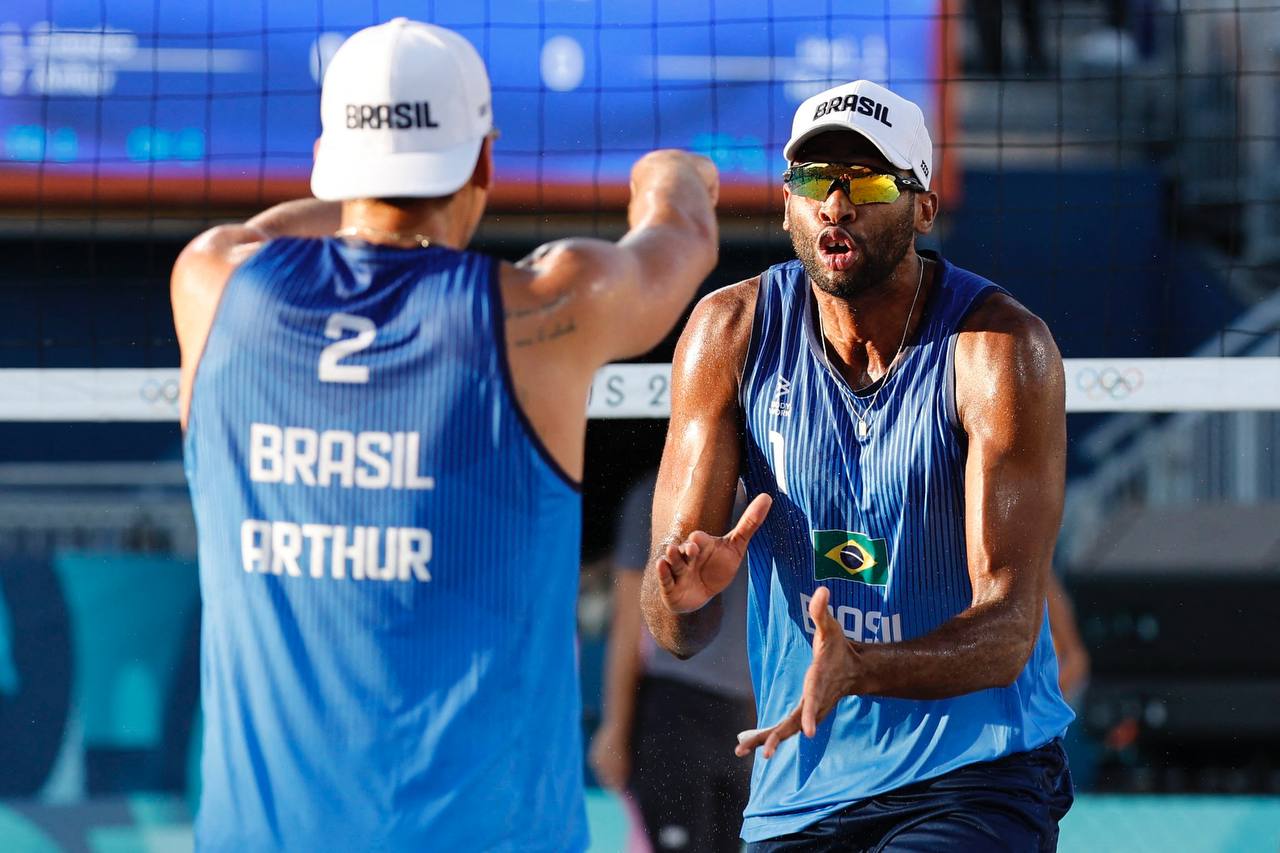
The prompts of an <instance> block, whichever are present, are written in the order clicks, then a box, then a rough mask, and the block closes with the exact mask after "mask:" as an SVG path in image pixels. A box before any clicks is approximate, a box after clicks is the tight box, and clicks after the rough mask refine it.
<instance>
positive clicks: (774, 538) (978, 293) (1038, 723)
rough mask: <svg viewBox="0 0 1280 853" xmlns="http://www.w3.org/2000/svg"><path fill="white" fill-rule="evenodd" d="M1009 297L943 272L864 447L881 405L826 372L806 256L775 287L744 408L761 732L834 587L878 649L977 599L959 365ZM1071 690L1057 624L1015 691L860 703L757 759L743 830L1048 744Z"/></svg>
mask: <svg viewBox="0 0 1280 853" xmlns="http://www.w3.org/2000/svg"><path fill="white" fill-rule="evenodd" d="M996 290H997V288H996V287H995V285H993V284H991V283H990V282H988V281H986V280H985V279H982V278H979V277H978V276H975V275H973V274H971V273H968V272H965V271H964V270H960V269H957V268H956V267H953V266H951V265H950V264H947V263H945V262H942V261H939V263H938V266H937V269H936V275H935V284H934V286H933V288H932V290H931V292H930V294H929V297H928V300H927V303H926V305H925V311H924V315H923V320H922V321H921V325H920V330H919V332H918V333H917V335H916V337H915V339H914V340H913V341H912V342H911V343H910V344H909V345H908V347H907V348H906V349H905V350H904V353H903V355H902V357H901V359H900V361H899V363H898V366H897V367H896V368H895V369H894V370H893V371H892V373H891V374H890V375H889V378H888V380H887V383H886V384H885V386H884V388H883V390H882V391H881V392H880V395H879V397H878V398H876V400H875V405H874V408H873V409H872V411H871V413H870V415H869V417H868V422H869V423H870V426H871V429H870V432H869V434H868V435H867V437H866V438H864V439H860V438H859V437H858V434H857V430H856V427H857V419H858V418H857V413H858V412H862V411H865V410H866V408H867V406H868V405H870V403H871V394H870V392H869V391H868V392H867V393H864V394H863V395H861V396H856V397H855V395H854V393H853V392H852V391H851V390H850V389H849V386H848V385H847V384H846V383H845V382H844V381H843V380H842V379H840V378H838V377H837V376H836V375H835V374H834V373H832V372H831V371H830V370H829V369H828V368H827V365H826V362H825V359H824V358H823V351H822V341H821V337H820V336H819V333H818V331H817V330H816V329H815V323H814V320H813V297H812V295H811V294H810V290H809V283H808V278H807V276H806V275H805V272H804V268H803V267H802V266H801V265H800V262H799V261H791V262H790V263H785V264H781V265H779V266H775V267H772V268H770V269H769V270H768V271H767V272H766V273H765V274H764V275H763V276H762V277H761V280H760V288H759V295H758V297H757V301H756V311H755V322H754V327H753V330H752V338H751V344H750V348H749V350H748V354H747V361H746V368H745V372H744V375H743V382H742V400H741V402H742V407H743V411H744V413H745V420H746V441H745V443H746V453H745V471H744V477H743V479H744V481H745V483H746V487H747V493H748V494H751V495H755V494H758V493H760V492H767V493H769V494H770V495H772V496H773V500H774V505H773V509H772V511H771V512H770V513H769V517H768V520H767V521H766V522H765V525H764V527H763V528H761V530H760V531H759V532H758V533H757V534H756V536H755V537H754V538H753V539H752V541H751V544H750V547H749V551H748V565H749V570H750V580H751V585H750V597H749V602H748V629H747V636H748V646H749V653H750V658H751V670H752V679H753V682H754V686H755V691H756V697H757V699H756V702H757V710H758V713H759V720H760V725H762V726H766V725H773V724H774V723H777V722H778V721H780V720H781V719H782V718H783V717H784V716H785V715H786V714H787V713H788V712H789V711H790V710H791V709H792V708H793V707H795V705H796V704H797V703H798V702H799V700H800V696H801V692H802V688H803V682H804V675H805V671H806V670H807V668H808V666H809V664H810V662H811V661H812V651H811V645H812V639H813V631H814V626H813V623H812V621H811V620H810V619H809V616H808V606H809V599H810V596H812V594H813V591H814V590H815V589H816V588H817V586H818V585H819V584H822V585H824V586H826V587H827V588H828V589H830V590H831V605H832V608H833V612H834V615H835V617H836V619H837V621H839V622H840V624H841V626H842V627H843V629H844V632H845V634H846V636H848V637H850V638H852V639H854V640H858V641H862V642H900V641H902V640H906V639H911V638H913V637H918V636H920V635H922V634H926V633H928V632H929V631H931V630H933V629H934V628H937V627H938V626H939V625H941V624H942V623H943V622H945V621H947V620H948V619H950V618H951V617H953V616H955V615H956V614H958V613H960V612H961V611H962V610H964V609H965V608H967V607H968V606H969V604H970V601H971V595H972V590H971V587H970V583H969V574H968V569H967V562H966V558H965V530H964V461H965V436H964V433H963V432H962V431H961V429H960V428H959V425H958V422H957V418H956V415H955V403H954V396H953V377H954V366H953V363H952V358H953V353H954V348H955V341H956V336H957V332H958V330H959V328H960V325H961V323H962V321H963V319H964V317H965V315H966V314H967V313H968V312H969V310H970V309H971V308H972V307H973V306H974V305H976V304H977V303H978V302H980V301H981V300H982V299H983V298H984V297H985V296H987V295H989V294H990V293H992V292H994V291H996ZM1046 619H1047V610H1046ZM1057 681H1058V678H1057V662H1056V659H1055V658H1054V654H1053V647H1052V644H1051V641H1050V638H1049V631H1048V627H1047V623H1046V625H1045V629H1044V630H1042V631H1041V632H1040V639H1039V641H1038V642H1037V644H1036V646H1035V651H1034V652H1033V653H1032V655H1031V659H1030V660H1029V661H1028V662H1027V665H1026V667H1025V668H1024V669H1023V671H1022V673H1021V675H1019V677H1018V679H1017V681H1016V682H1015V683H1014V684H1013V685H1012V686H1010V687H1007V688H1001V689H991V690H982V691H979V692H977V693H971V694H967V695H964V696H959V697H956V698H952V699H944V700H937V701H911V700H905V699H883V698H876V697H860V696H857V697H849V698H846V699H843V700H841V701H840V703H839V704H838V705H837V706H836V708H835V710H834V711H833V712H832V713H831V714H830V715H828V716H827V718H826V720H824V721H823V723H822V725H821V726H819V729H818V734H817V737H815V738H813V739H809V738H807V737H803V736H797V737H794V738H791V739H789V740H786V741H784V742H783V743H782V745H781V747H780V748H779V749H778V752H777V754H776V755H775V757H774V758H773V759H771V760H768V761H765V760H762V759H758V760H757V761H756V763H755V771H754V776H753V779H752V785H751V801H750V803H749V805H748V806H747V810H746V822H745V824H744V827H743V836H744V837H745V838H746V839H747V840H748V841H755V840H761V839H764V838H770V837H773V836H777V835H781V834H785V833H789V832H794V831H797V830H799V829H801V828H803V827H804V826H807V825H808V824H810V823H813V822H815V821H817V820H818V819H820V818H822V817H824V816H826V815H828V814H830V813H832V812H834V811H836V810H838V809H839V808H840V807H841V806H843V805H847V804H849V803H851V802H853V801H855V800H858V799H862V798H864V797H869V796H872V795H875V794H878V793H882V792H885V791H889V790H892V789H894V788H898V787H901V786H903V785H908V784H910V783H912V782H916V781H919V780H922V779H928V778H931V777H934V776H938V775H940V774H942V773H945V772H947V771H948V770H951V769H954V768H956V767H959V766H961V765H964V764H969V763H973V762H978V761H987V760H991V759H995V758H998V757H1000V756H1003V755H1007V754H1009V753H1012V752H1019V751H1024V750H1028V749H1032V748H1034V747H1037V746H1040V745H1042V744H1044V743H1046V742H1048V741H1049V740H1051V739H1053V738H1055V737H1057V736H1059V735H1061V734H1062V733H1063V731H1064V730H1065V728H1066V726H1067V724H1068V723H1069V722H1070V721H1071V719H1072V714H1071V711H1070V709H1069V708H1068V707H1067V705H1066V704H1065V703H1064V702H1063V700H1062V697H1061V695H1060V694H1059V692H1058V686H1057Z"/></svg>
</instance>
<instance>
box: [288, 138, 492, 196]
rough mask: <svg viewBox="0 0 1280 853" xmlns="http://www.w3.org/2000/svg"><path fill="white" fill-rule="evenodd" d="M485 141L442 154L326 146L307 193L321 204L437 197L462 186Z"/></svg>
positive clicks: (321, 148) (322, 143) (320, 151)
mask: <svg viewBox="0 0 1280 853" xmlns="http://www.w3.org/2000/svg"><path fill="white" fill-rule="evenodd" d="M483 144H484V137H480V138H479V139H476V140H469V141H467V142H464V143H461V144H460V145H455V146H454V147H452V148H447V149H445V150H443V151H403V152H395V153H387V154H372V153H370V152H368V151H353V150H352V149H350V148H341V147H337V146H334V145H328V146H326V145H325V141H324V138H323V137H321V139H320V145H319V148H318V149H317V151H316V162H315V166H314V168H312V170H311V192H312V193H313V194H314V195H315V197H316V198H318V199H320V200H322V201H348V200H350V199H356V198H406V197H407V198H438V197H440V196H447V195H452V194H453V193H455V192H457V191H458V190H460V189H462V187H463V186H464V185H466V183H467V181H469V180H470V179H471V175H472V173H473V172H474V171H475V168H476V161H477V160H478V159H479V157H480V146H481V145H483Z"/></svg>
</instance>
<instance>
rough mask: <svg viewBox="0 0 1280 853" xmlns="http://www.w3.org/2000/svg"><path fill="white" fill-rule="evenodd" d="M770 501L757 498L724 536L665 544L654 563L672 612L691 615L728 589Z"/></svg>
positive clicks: (706, 535)
mask: <svg viewBox="0 0 1280 853" xmlns="http://www.w3.org/2000/svg"><path fill="white" fill-rule="evenodd" d="M772 505H773V498H771V497H769V496H768V495H764V494H761V495H756V499H755V500H753V501H752V502H751V503H750V504H749V505H748V506H747V508H746V511H744V512H743V513H742V517H741V518H739V519H738V523H737V524H736V525H734V527H733V529H732V530H730V531H729V532H728V533H726V534H725V535H724V536H712V535H710V534H709V533H704V532H703V531H701V530H695V531H694V532H693V533H691V534H689V538H688V539H686V540H685V541H684V542H682V543H681V544H679V545H668V546H667V547H666V550H665V551H664V552H663V553H662V554H661V555H659V557H658V562H657V566H656V569H657V576H658V592H659V594H660V595H661V596H662V601H663V603H664V604H665V605H666V606H667V608H668V609H669V610H671V611H672V612H673V613H692V612H693V611H695V610H697V609H698V608H700V607H702V606H703V605H704V604H706V603H707V602H708V601H710V600H711V599H712V598H714V597H715V596H717V595H719V594H720V593H721V592H723V591H724V589H725V588H726V587H727V586H729V583H730V582H731V581H732V580H733V577H734V575H736V574H737V573H738V566H740V565H741V564H742V559H743V557H745V556H746V554H747V543H748V542H750V541H751V537H752V536H754V535H755V532H756V531H757V530H759V529H760V525H761V524H763V523H764V519H765V516H767V515H768V514H769V507H770V506H772Z"/></svg>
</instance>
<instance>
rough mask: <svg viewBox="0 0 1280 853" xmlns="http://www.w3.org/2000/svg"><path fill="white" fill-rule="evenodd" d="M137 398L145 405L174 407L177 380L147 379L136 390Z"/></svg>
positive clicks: (176, 394)
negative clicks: (154, 404) (157, 404)
mask: <svg viewBox="0 0 1280 853" xmlns="http://www.w3.org/2000/svg"><path fill="white" fill-rule="evenodd" d="M138 396H140V397H141V398H142V400H143V402H146V403H167V404H169V405H175V404H176V403H177V402H178V380H176V379H165V380H159V379H148V380H147V381H146V382H144V383H142V387H141V388H139V389H138Z"/></svg>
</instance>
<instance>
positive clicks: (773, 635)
mask: <svg viewBox="0 0 1280 853" xmlns="http://www.w3.org/2000/svg"><path fill="white" fill-rule="evenodd" d="M784 153H785V156H786V158H787V160H788V168H787V170H786V172H785V173H784V175H783V194H784V197H785V214H784V219H783V227H784V228H785V229H787V230H788V231H789V232H790V234H791V239H792V243H793V245H794V247H795V251H796V255H797V256H798V259H797V260H793V261H790V262H787V263H783V264H779V265H777V266H774V267H771V268H770V269H769V270H767V271H765V272H764V273H762V274H761V275H759V276H757V277H755V278H752V279H749V280H747V281H744V282H741V283H739V284H736V285H732V286H730V287H727V288H724V289H723V290H720V291H717V292H716V293H713V294H711V295H710V296H708V297H706V298H705V299H704V300H703V301H702V302H701V303H700V304H699V305H698V307H697V308H696V309H695V310H694V313H693V316H692V317H691V318H690V320H689V325H688V327H687V328H686V330H685V332H684V335H683V337H682V339H681V341H680V345H679V347H678V349H677V351H676V356H675V363H674V364H673V367H672V415H671V425H670V432H669V434H668V437H667V445H666V451H665V454H664V456H663V460H662V467H661V472H660V475H659V478H658V486H657V494H656V497H655V503H654V522H653V529H654V535H655V542H654V555H653V560H652V563H651V565H650V567H649V569H648V571H647V572H646V575H645V581H644V590H643V593H644V594H643V602H644V608H645V615H646V617H647V620H648V623H649V626H650V628H651V630H652V631H653V634H654V636H655V638H656V639H657V640H658V642H659V643H661V644H662V645H664V646H665V647H666V648H668V649H669V650H671V651H673V652H674V653H676V654H677V655H686V656H687V655H689V654H692V653H694V652H696V651H697V650H698V649H699V648H701V647H702V646H703V645H704V644H705V643H706V642H707V641H708V639H709V638H710V637H711V636H713V635H714V633H715V631H716V630H717V626H718V622H719V618H720V615H719V614H720V610H719V608H720V603H719V597H718V595H719V593H720V592H721V591H722V590H723V589H725V588H726V587H727V586H728V584H729V582H730V581H731V579H732V578H733V576H734V573H735V572H736V571H737V567H738V565H739V562H740V561H741V560H742V558H743V556H744V554H745V555H746V557H747V569H746V571H748V572H749V577H748V580H749V588H750V594H749V599H748V600H749V610H748V621H747V624H748V651H749V653H750V659H751V666H752V678H753V682H754V687H755V695H756V707H757V711H758V715H759V719H760V721H761V725H762V726H763V728H761V729H758V730H753V731H749V732H744V733H743V735H742V736H741V738H740V743H739V745H738V753H739V754H740V755H746V754H749V753H751V752H752V751H753V750H755V749H757V748H760V747H763V749H762V752H763V759H764V760H757V761H756V762H755V767H754V771H753V778H752V788H751V800H750V803H749V805H748V806H747V810H746V820H745V823H744V825H743V837H744V838H745V839H746V840H747V841H748V842H750V844H749V849H751V850H753V851H825V850H920V851H925V850H928V851H935V850H947V851H952V853H956V851H991V850H1016V851H1028V850H1048V849H1053V847H1054V846H1056V842H1057V834H1058V819H1059V818H1060V817H1061V816H1062V815H1063V814H1065V812H1066V810H1067V808H1068V807H1069V806H1070V804H1071V797H1072V792H1071V781H1070V775H1069V773H1068V771H1067V768H1066V763H1065V757H1064V754H1063V751H1062V748H1061V745H1060V738H1061V736H1062V734H1063V732H1064V731H1065V729H1066V727H1067V724H1068V723H1069V722H1070V721H1071V719H1072V714H1071V710H1070V709H1069V707H1068V706H1067V704H1066V703H1065V702H1064V701H1063V698H1062V696H1061V694H1060V692H1059V688H1058V679H1057V664H1056V661H1055V659H1054V651H1053V648H1052V645H1051V643H1050V639H1049V632H1048V631H1047V630H1044V627H1045V623H1046V613H1045V590H1046V584H1047V583H1048V577H1049V572H1050V562H1051V558H1052V554H1053V546H1054V541H1055V539H1056V536H1057V531H1058V523H1059V521H1060V518H1061V513H1062V501H1063V480H1064V474H1065V471H1064V468H1065V462H1064V460H1065V453H1066V437H1065V420H1066V419H1065V413H1064V396H1065V395H1064V383H1063V374H1062V363H1061V359H1060V358H1059V355H1058V351H1057V348H1056V347H1055V346H1054V343H1053V339H1052V337H1051V336H1050V334H1049V331H1048V329H1046V328H1045V325H1044V324H1043V323H1042V322H1041V321H1040V320H1039V319H1037V318H1036V317H1035V316H1033V315H1032V314H1031V313H1030V312H1029V311H1027V309H1026V308H1024V307H1023V306H1022V305H1020V304H1019V303H1018V302H1016V301H1015V300H1014V299H1013V298H1012V297H1011V296H1010V295H1009V294H1008V293H1006V292H1005V291H1004V290H1002V289H1000V288H999V287H997V286H996V285H994V284H992V283H991V282H989V281H987V280H986V279H983V278H981V277H979V276H977V275H974V274H973V273H970V272H967V271H965V270H962V269H959V268H957V267H955V266H954V265H952V264H950V263H948V262H947V261H946V260H944V259H943V258H941V257H939V256H938V255H937V254H935V253H932V252H927V251H919V252H918V251H917V250H916V238H917V237H918V236H920V235H923V234H927V233H928V232H929V231H930V230H931V229H932V227H933V225H934V221H935V217H936V215H937V212H938V196H937V194H936V193H934V192H933V191H931V190H930V184H931V179H932V178H933V157H932V143H931V141H930V137H929V133H928V130H927V128H926V126H925V122H924V117H923V115H922V113H921V110H920V109H919V107H918V106H916V105H915V104H913V103H911V102H910V101H908V100H906V99H904V98H902V97H900V96H899V95H897V94H895V93H894V92H892V91H890V90H888V89H886V88H884V87H883V86H880V85H877V84H875V83H872V82H869V81H866V80H860V81H857V82H853V83H848V84H845V85H841V86H836V87H835V88H833V89H830V90H828V91H826V92H823V93H822V94H820V95H817V96H815V97H813V98H810V99H809V100H807V101H805V102H804V103H803V104H801V105H800V108H799V109H798V110H797V111H796V114H795V120H794V122H793V125H792V133H791V139H790V141H789V142H788V143H787V145H786V148H785V152H784ZM739 476H741V478H742V480H743V482H744V483H745V485H746V488H747V492H748V494H760V495H761V496H760V497H759V498H757V499H756V502H755V503H754V504H753V505H752V506H751V507H749V508H748V510H747V513H746V515H744V517H743V518H744V521H743V522H740V523H739V524H738V525H737V526H736V527H735V528H734V529H733V530H732V531H731V532H730V533H728V534H726V535H724V536H716V535H710V534H708V533H706V532H703V531H713V532H719V531H723V530H725V529H726V528H727V527H728V519H729V511H730V507H731V506H732V503H733V495H734V490H735V486H736V482H737V479H738V477H739ZM770 501H772V508H771V509H768V506H769V504H770ZM766 510H768V515H767V518H765V519H764V521H763V526H759V527H758V525H759V524H760V517H761V516H762V515H763V514H764V512H765V511H766ZM753 533H754V536H753ZM801 733H803V737H797V735H800V734H801Z"/></svg>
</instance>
